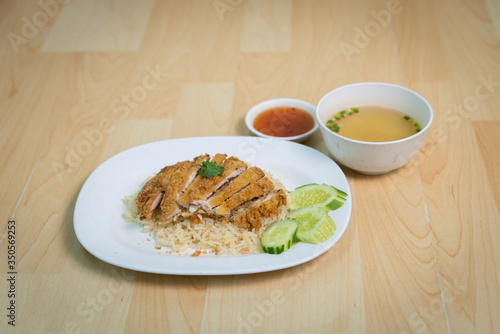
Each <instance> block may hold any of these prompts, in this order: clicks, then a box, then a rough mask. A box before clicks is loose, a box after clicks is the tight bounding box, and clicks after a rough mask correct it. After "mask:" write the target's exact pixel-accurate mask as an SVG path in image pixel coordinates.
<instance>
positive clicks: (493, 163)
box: [472, 121, 500, 211]
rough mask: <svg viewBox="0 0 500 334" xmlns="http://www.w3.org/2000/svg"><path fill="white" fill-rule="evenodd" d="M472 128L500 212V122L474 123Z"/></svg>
mask: <svg viewBox="0 0 500 334" xmlns="http://www.w3.org/2000/svg"><path fill="white" fill-rule="evenodd" d="M472 126H473V127H474V133H475V135H476V137H477V141H478V146H479V150H480V152H481V157H482V161H483V163H484V168H485V169H486V173H487V175H488V181H489V182H488V183H489V184H490V185H491V190H492V191H493V196H494V197H495V201H494V203H496V205H497V209H498V210H499V211H500V205H499V203H500V174H499V173H498V170H499V169H500V132H498V129H499V126H500V122H498V121H495V122H491V121H475V122H472Z"/></svg>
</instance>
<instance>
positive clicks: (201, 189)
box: [179, 157, 247, 205]
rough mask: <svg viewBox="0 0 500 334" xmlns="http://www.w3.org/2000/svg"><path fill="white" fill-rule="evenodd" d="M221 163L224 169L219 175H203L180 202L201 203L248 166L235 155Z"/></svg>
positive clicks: (182, 203) (183, 203) (184, 203)
mask: <svg viewBox="0 0 500 334" xmlns="http://www.w3.org/2000/svg"><path fill="white" fill-rule="evenodd" d="M220 165H221V166H222V167H224V171H223V172H222V174H221V175H217V176H214V177H212V178H206V177H202V178H201V179H200V181H199V182H198V183H197V184H196V187H195V188H194V189H190V192H189V193H188V194H186V196H183V197H182V198H181V199H180V201H179V204H181V205H186V204H191V205H199V204H201V203H202V202H203V201H205V200H206V199H207V198H208V197H210V195H212V194H213V193H214V192H215V191H216V190H217V189H219V188H220V187H221V186H222V185H224V184H225V183H226V182H228V181H229V180H231V179H233V178H235V177H236V176H238V175H240V174H241V173H243V171H245V170H246V168H247V164H246V163H245V162H243V161H241V160H240V159H238V158H235V157H230V158H227V159H226V160H224V162H222V164H220Z"/></svg>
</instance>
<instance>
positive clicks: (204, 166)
mask: <svg viewBox="0 0 500 334" xmlns="http://www.w3.org/2000/svg"><path fill="white" fill-rule="evenodd" d="M200 167H201V168H200V173H201V176H203V177H206V178H209V179H211V178H213V177H214V176H217V175H221V174H222V173H223V172H224V167H222V166H219V165H217V163H216V162H212V161H203V162H202V163H201V165H200Z"/></svg>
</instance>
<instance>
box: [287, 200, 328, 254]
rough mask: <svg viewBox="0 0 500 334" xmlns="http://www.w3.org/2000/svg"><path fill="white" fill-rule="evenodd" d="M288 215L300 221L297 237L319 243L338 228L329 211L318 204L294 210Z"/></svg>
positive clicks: (304, 240)
mask: <svg viewBox="0 0 500 334" xmlns="http://www.w3.org/2000/svg"><path fill="white" fill-rule="evenodd" d="M288 217H290V218H292V219H295V220H296V221H297V223H298V228H297V239H299V240H300V241H302V242H308V243H311V244H315V245H317V244H318V243H320V242H324V241H326V240H328V239H330V238H331V237H332V236H333V234H334V232H335V230H336V229H337V228H336V226H335V223H334V221H333V219H332V218H331V217H330V216H329V215H328V211H327V210H326V209H324V208H321V207H318V206H309V207H303V208H299V209H296V210H292V211H291V212H290V214H289V215H288Z"/></svg>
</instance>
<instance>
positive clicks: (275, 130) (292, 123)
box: [253, 107, 314, 137]
mask: <svg viewBox="0 0 500 334" xmlns="http://www.w3.org/2000/svg"><path fill="white" fill-rule="evenodd" d="M253 127H254V128H255V130H257V131H259V132H261V133H263V134H265V135H268V136H274V137H293V136H298V135H301V134H303V133H306V132H308V131H309V130H312V128H313V127H314V119H313V118H312V116H311V114H309V113H308V112H307V111H304V110H302V109H298V108H293V107H276V108H272V109H269V110H266V111H263V112H262V113H260V114H259V115H257V117H255V120H254V122H253Z"/></svg>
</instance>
